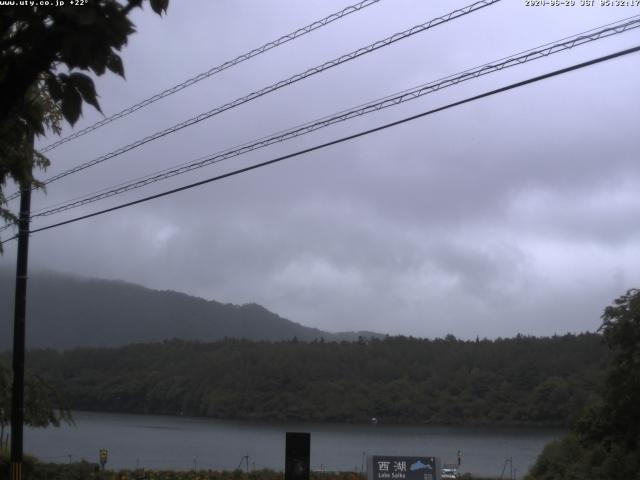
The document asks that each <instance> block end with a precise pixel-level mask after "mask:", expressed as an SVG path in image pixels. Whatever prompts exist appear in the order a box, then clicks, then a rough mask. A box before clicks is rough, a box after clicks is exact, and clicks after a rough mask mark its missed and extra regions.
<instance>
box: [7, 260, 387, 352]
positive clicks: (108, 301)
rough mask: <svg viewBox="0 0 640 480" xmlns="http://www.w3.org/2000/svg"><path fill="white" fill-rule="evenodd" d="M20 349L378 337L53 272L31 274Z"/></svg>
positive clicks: (258, 308)
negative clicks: (24, 336)
mask: <svg viewBox="0 0 640 480" xmlns="http://www.w3.org/2000/svg"><path fill="white" fill-rule="evenodd" d="M0 292H2V293H0V314H1V315H2V318H4V319H5V321H3V322H2V325H0V349H3V350H6V349H8V348H10V346H11V341H10V339H11V331H12V323H13V322H12V319H13V296H14V278H13V276H12V274H11V272H10V271H9V269H6V268H2V269H0ZM27 302H28V303H27V315H28V321H27V347H28V348H53V349H58V350H64V349H70V348H76V347H115V346H121V345H126V344H129V343H148V342H160V341H164V340H170V339H173V338H177V339H181V340H197V341H203V342H211V341H216V340H220V339H223V338H241V339H246V340H253V341H281V340H291V339H293V338H297V339H298V340H302V341H313V340H320V339H324V340H325V341H343V340H346V341H354V340H357V339H358V338H359V337H367V338H368V337H383V336H384V335H381V334H378V333H374V332H363V331H360V332H337V333H333V332H327V331H323V330H320V329H317V328H313V327H307V326H304V325H301V324H299V323H296V322H293V321H291V320H288V319H286V318H284V317H281V316H280V315H278V314H276V313H274V312H271V311H270V310H268V309H267V308H265V307H263V306H262V305H259V304H257V303H247V304H243V305H236V304H232V303H221V302H218V301H216V300H207V299H204V298H201V297H197V296H194V295H190V294H187V293H182V292H176V291H174V290H156V289H151V288H147V287H144V286H142V285H139V284H135V283H131V282H127V281H123V280H107V279H98V278H90V277H82V276H79V275H75V274H64V273H59V272H52V271H35V272H33V273H32V274H31V275H30V280H29V287H28V300H27Z"/></svg>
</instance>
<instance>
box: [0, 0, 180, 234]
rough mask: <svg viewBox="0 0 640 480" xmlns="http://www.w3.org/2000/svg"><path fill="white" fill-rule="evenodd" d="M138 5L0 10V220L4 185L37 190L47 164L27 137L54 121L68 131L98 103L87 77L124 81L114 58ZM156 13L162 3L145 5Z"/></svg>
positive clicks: (107, 1) (108, 1)
mask: <svg viewBox="0 0 640 480" xmlns="http://www.w3.org/2000/svg"><path fill="white" fill-rule="evenodd" d="M143 3H144V2H143V0H128V1H126V2H119V1H117V0H92V1H90V2H87V3H86V4H84V5H81V6H76V5H71V4H69V2H67V5H63V6H26V5H21V6H17V5H16V6H5V7H3V8H2V9H0V91H1V92H2V95H1V96H0V217H1V218H2V219H3V220H4V221H5V222H11V221H14V220H15V218H14V217H13V216H12V215H11V214H10V213H9V212H8V211H7V210H6V209H5V208H4V206H5V205H6V197H5V195H4V192H3V187H4V185H6V182H7V180H8V179H10V178H11V179H13V181H14V182H15V183H16V184H18V185H21V186H24V187H32V186H34V185H35V186H37V183H36V182H35V181H34V178H33V170H34V169H36V168H44V167H46V166H47V165H48V161H47V160H46V159H43V158H42V157H38V156H35V158H34V157H33V156H32V155H31V154H30V153H29V152H30V150H31V149H30V148H29V146H30V145H31V142H32V138H33V136H34V135H36V136H40V135H44V134H45V132H46V131H47V130H50V131H53V132H54V133H57V134H59V133H60V119H61V118H62V117H63V118H64V119H65V120H66V121H67V122H69V123H70V124H71V125H73V124H75V123H76V122H77V120H78V118H79V117H80V115H81V114H82V104H83V103H87V104H89V105H91V106H93V107H94V108H96V109H97V110H98V111H100V104H99V102H98V94H97V92H96V89H95V85H94V83H93V80H92V78H91V77H90V76H89V75H87V74H86V73H83V72H88V73H92V74H94V75H103V74H104V73H105V72H106V71H107V70H108V71H111V72H113V73H115V74H117V75H120V76H122V77H124V66H123V64H122V59H121V58H120V56H119V55H118V53H117V52H119V51H120V50H121V49H122V47H123V46H124V45H126V43H127V38H128V37H129V35H131V34H132V33H134V32H135V28H134V25H133V23H132V22H131V21H130V20H129V14H130V12H131V11H132V10H133V9H134V8H137V7H141V6H142V4H143ZM149 3H150V5H151V8H152V9H153V11H154V12H156V13H157V14H158V15H162V13H163V12H166V10H167V8H168V6H169V0H150V1H149Z"/></svg>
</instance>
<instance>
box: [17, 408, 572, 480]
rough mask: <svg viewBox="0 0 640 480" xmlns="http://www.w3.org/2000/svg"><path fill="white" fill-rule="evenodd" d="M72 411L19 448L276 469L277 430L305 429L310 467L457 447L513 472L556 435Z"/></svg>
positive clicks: (358, 465) (466, 462) (159, 464)
mask: <svg viewBox="0 0 640 480" xmlns="http://www.w3.org/2000/svg"><path fill="white" fill-rule="evenodd" d="M73 417H74V419H75V423H76V424H75V426H67V425H64V426H62V427H60V428H48V429H28V430H26V431H25V451H26V452H27V453H30V454H33V455H36V456H37V457H39V458H41V459H42V460H45V461H53V462H68V461H69V460H70V459H71V460H72V461H77V460H79V459H81V458H84V459H86V460H89V461H92V462H97V460H98V452H99V450H100V449H101V448H106V449H108V451H109V460H108V464H107V468H113V469H118V468H135V467H145V468H154V469H161V468H165V469H181V470H182V469H184V470H186V469H193V468H194V467H195V468H197V469H216V470H222V469H225V470H228V469H234V468H237V467H238V466H239V464H240V461H241V459H242V457H243V456H245V455H248V456H249V467H250V468H271V469H275V470H283V469H284V442H285V432H310V433H311V465H312V469H313V470H333V471H338V470H351V471H353V470H358V471H360V470H361V469H362V465H363V455H373V454H380V455H384V454H402V455H429V456H436V457H441V458H442V461H443V462H444V463H453V462H455V461H456V454H457V451H458V450H460V451H461V452H462V465H461V468H460V471H461V472H471V473H475V474H477V475H486V476H491V475H492V476H499V475H500V474H501V472H502V470H503V468H504V467H505V460H506V459H508V458H512V459H513V468H514V469H515V470H516V474H517V478H521V477H522V476H523V475H524V474H525V473H526V472H527V471H528V469H529V468H530V466H531V465H532V464H533V463H534V462H535V459H536V457H537V456H538V454H539V453H540V452H541V451H542V448H543V447H544V445H545V444H546V443H548V442H550V441H552V440H554V439H557V438H558V437H560V436H561V435H562V431H560V430H549V429H525V428H466V427H434V426H395V425H338V424H313V423H312V424H307V423H259V422H232V421H222V420H211V419H203V418H193V417H170V416H157V415H128V414H111V413H89V412H74V414H73ZM69 456H71V457H69ZM242 466H243V469H244V468H246V463H245V462H243V463H242ZM509 469H510V467H509V466H507V467H506V471H507V472H509ZM506 478H508V475H506Z"/></svg>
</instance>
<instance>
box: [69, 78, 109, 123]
mask: <svg viewBox="0 0 640 480" xmlns="http://www.w3.org/2000/svg"><path fill="white" fill-rule="evenodd" d="M69 82H70V83H71V84H72V85H73V86H74V87H75V88H76V90H78V92H79V93H80V95H81V96H82V99H83V100H84V101H85V102H87V103H88V104H89V105H91V106H93V107H94V108H95V109H96V110H98V111H99V112H100V113H102V110H101V109H100V104H99V103H98V98H97V97H98V96H97V94H96V87H95V85H94V84H93V80H91V78H89V77H88V76H87V75H85V74H83V73H77V72H74V73H72V74H71V75H69Z"/></svg>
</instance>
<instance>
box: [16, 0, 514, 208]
mask: <svg viewBox="0 0 640 480" xmlns="http://www.w3.org/2000/svg"><path fill="white" fill-rule="evenodd" d="M500 1H501V0H480V1H478V2H475V3H473V4H471V5H468V6H466V7H463V8H460V9H457V10H454V11H452V12H450V13H448V14H446V15H443V16H440V17H436V18H434V19H432V20H429V21H428V22H426V23H422V24H420V25H415V26H413V27H411V28H409V29H407V30H405V31H403V32H399V33H396V34H394V35H391V36H389V37H387V38H385V39H383V40H378V41H377V42H374V43H372V44H370V45H367V46H366V47H361V48H358V49H357V50H354V51H352V52H350V53H347V54H344V55H341V56H340V57H337V58H335V59H333V60H330V61H328V62H325V63H323V64H321V65H319V66H316V67H313V68H310V69H308V70H306V71H304V72H302V73H298V74H296V75H293V76H291V77H289V78H287V79H286V80H281V81H279V82H277V83H274V84H272V85H269V86H268V87H264V88H262V89H261V90H256V91H255V92H253V93H250V94H248V95H245V96H244V97H240V98H238V99H236V100H234V101H232V102H229V103H226V104H224V105H221V106H219V107H216V108H214V109H212V110H209V111H208V112H205V113H201V114H200V115H197V116H195V117H192V118H190V119H187V120H185V121H183V122H181V123H178V124H176V125H173V126H172V127H169V128H167V129H165V130H161V131H159V132H156V133H154V134H152V135H149V136H147V137H144V138H142V139H140V140H137V141H135V142H133V143H130V144H128V145H126V146H124V147H121V148H119V149H117V150H114V151H112V152H110V153H107V154H105V155H102V156H100V157H98V158H95V159H93V160H90V161H88V162H86V163H83V164H81V165H78V166H76V167H74V168H71V169H69V170H66V171H64V172H61V173H59V174H57V175H54V176H53V177H50V178H48V179H46V180H44V181H42V182H41V183H42V184H43V185H48V184H49V183H52V182H54V181H56V180H60V179H61V178H64V177H66V176H68V175H71V174H73V173H77V172H79V171H82V170H85V169H87V168H89V167H92V166H94V165H97V164H99V163H102V162H104V161H106V160H109V159H111V158H114V157H117V156H119V155H122V154H123V153H126V152H128V151H130V150H133V149H134V148H137V147H140V146H142V145H144V144H146V143H149V142H151V141H154V140H157V139H159V138H162V137H164V136H166V135H169V134H171V133H174V132H177V131H178V130H182V129H183V128H187V127H190V126H192V125H195V124H197V123H200V122H202V121H203V120H206V119H208V118H211V117H213V116H214V115H218V114H220V113H222V112H225V111H227V110H230V109H232V108H235V107H237V106H239V105H242V104H244V103H247V102H250V101H252V100H255V99H257V98H259V97H262V96H264V95H267V94H268V93H271V92H274V91H276V90H279V89H281V88H283V87H286V86H289V85H291V84H293V83H296V82H299V81H301V80H303V79H305V78H308V77H311V76H313V75H316V74H318V73H320V72H323V71H325V70H328V69H330V68H333V67H335V66H337V65H340V64H342V63H345V62H348V61H350V60H353V59H355V58H358V57H361V56H363V55H366V54H368V53H371V52H373V51H375V50H378V49H380V48H383V47H386V46H388V45H391V44H392V43H395V42H397V41H400V40H403V39H405V38H408V37H410V36H412V35H415V34H417V33H420V32H423V31H426V30H429V29H431V28H433V27H436V26H438V25H441V24H443V23H447V22H449V21H451V20H454V19H456V18H459V17H462V16H465V15H468V14H470V13H472V12H475V11H477V10H480V9H482V8H484V7H487V6H489V5H493V4H495V3H497V2H500ZM19 195H20V193H19V192H16V193H15V194H13V195H11V196H10V197H8V198H7V200H12V199H14V198H17V197H18V196H19Z"/></svg>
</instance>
